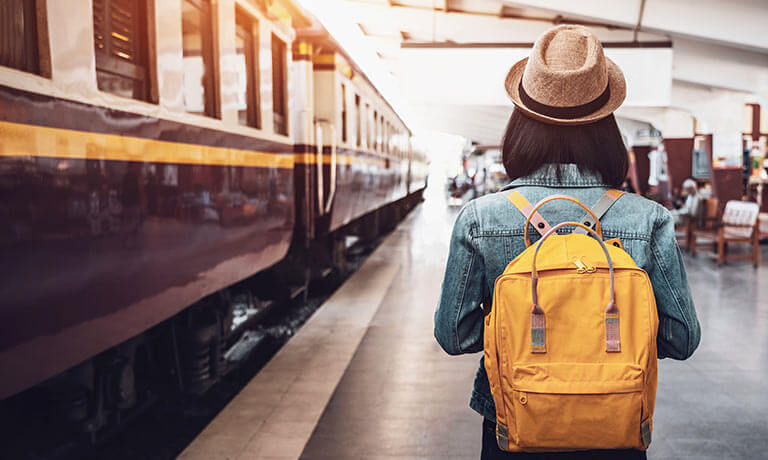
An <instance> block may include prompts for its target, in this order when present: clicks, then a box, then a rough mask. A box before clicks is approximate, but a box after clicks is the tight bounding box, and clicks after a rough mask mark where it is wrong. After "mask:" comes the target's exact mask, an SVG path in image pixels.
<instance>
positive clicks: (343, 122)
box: [341, 82, 349, 144]
mask: <svg viewBox="0 0 768 460" xmlns="http://www.w3.org/2000/svg"><path fill="white" fill-rule="evenodd" d="M348 118H349V116H348V115H347V85H346V84H344V82H341V143H342V144H346V143H347V141H348V140H349V133H348V128H347V121H348Z"/></svg>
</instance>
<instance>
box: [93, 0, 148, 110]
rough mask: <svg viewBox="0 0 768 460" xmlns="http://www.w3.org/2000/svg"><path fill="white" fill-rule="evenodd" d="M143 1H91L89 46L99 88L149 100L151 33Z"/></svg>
mask: <svg viewBox="0 0 768 460" xmlns="http://www.w3.org/2000/svg"><path fill="white" fill-rule="evenodd" d="M147 3H148V2H147V1H146V0H142V1H134V0H93V45H94V48H95V54H96V82H97V84H98V87H99V90H101V91H106V92H108V93H112V94H117V95H118V96H124V97H130V98H133V99H138V100H141V101H150V100H152V99H153V98H152V94H151V93H152V90H151V78H150V72H149V55H150V52H149V35H150V33H151V31H150V27H149V23H148V19H149V14H148V8H147V7H148V5H147Z"/></svg>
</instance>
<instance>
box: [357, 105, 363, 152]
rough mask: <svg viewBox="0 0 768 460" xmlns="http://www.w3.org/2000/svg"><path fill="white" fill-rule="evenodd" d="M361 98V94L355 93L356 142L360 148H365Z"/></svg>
mask: <svg viewBox="0 0 768 460" xmlns="http://www.w3.org/2000/svg"><path fill="white" fill-rule="evenodd" d="M361 103H362V100H361V97H360V95H359V94H357V93H355V120H356V121H355V123H356V126H355V136H356V139H355V142H356V145H357V146H358V147H362V146H363V126H362V124H363V117H362V107H361Z"/></svg>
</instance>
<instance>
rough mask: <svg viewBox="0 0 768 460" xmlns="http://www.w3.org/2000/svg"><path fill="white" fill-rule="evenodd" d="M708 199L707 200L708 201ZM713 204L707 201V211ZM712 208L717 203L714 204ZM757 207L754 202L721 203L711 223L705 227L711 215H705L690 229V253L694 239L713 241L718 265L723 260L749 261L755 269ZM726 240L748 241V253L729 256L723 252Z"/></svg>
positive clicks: (757, 246)
mask: <svg viewBox="0 0 768 460" xmlns="http://www.w3.org/2000/svg"><path fill="white" fill-rule="evenodd" d="M708 201H709V200H708ZM712 206H713V204H711V203H709V202H708V203H707V206H705V208H709V209H707V210H706V211H709V212H711V209H712ZM714 207H715V209H716V208H717V204H716V203H715V204H714ZM759 212H760V207H759V206H758V205H757V203H750V202H746V201H737V200H731V201H729V202H728V203H726V204H725V209H724V211H723V215H722V217H721V218H720V219H719V221H716V222H715V224H714V225H711V224H710V226H709V228H707V224H708V223H709V221H710V220H711V218H707V217H705V220H704V221H703V222H700V225H699V226H697V228H694V229H693V231H692V237H691V243H690V250H691V254H692V255H694V256H695V255H696V248H697V247H698V240H699V239H700V238H702V239H705V240H709V241H712V242H714V243H715V245H716V253H717V264H718V265H722V264H723V263H724V262H725V261H726V260H727V259H731V260H749V259H751V260H752V264H753V265H754V266H755V268H757V266H758V264H759V263H760V232H759V230H758V226H757V216H758V214H759ZM728 243H748V244H751V245H752V254H751V255H731V256H728V255H727V253H726V249H727V248H726V245H727V244H728Z"/></svg>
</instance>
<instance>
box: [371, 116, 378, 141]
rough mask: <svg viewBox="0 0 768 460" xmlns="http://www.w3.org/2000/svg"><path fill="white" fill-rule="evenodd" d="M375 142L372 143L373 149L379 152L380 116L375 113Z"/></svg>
mask: <svg viewBox="0 0 768 460" xmlns="http://www.w3.org/2000/svg"><path fill="white" fill-rule="evenodd" d="M372 131H373V142H371V149H373V150H379V114H378V113H377V112H376V111H375V110H374V111H373V129H372Z"/></svg>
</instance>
